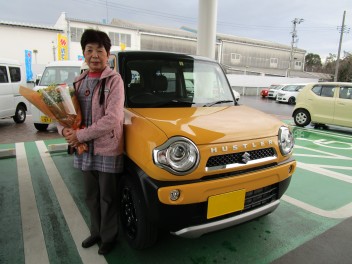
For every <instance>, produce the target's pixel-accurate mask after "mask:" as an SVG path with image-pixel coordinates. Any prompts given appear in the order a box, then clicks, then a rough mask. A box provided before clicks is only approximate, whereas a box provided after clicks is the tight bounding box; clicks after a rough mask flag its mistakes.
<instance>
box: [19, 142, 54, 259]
mask: <svg viewBox="0 0 352 264" xmlns="http://www.w3.org/2000/svg"><path fill="white" fill-rule="evenodd" d="M15 146H16V153H17V156H16V161H17V173H18V186H19V194H20V204H21V220H22V232H23V247H24V259H25V263H26V264H38V263H49V259H48V252H47V250H46V246H45V242H44V234H43V229H42V225H41V222H40V218H39V213H38V208H37V203H36V201H35V194H34V190H33V184H32V178H31V173H30V171H29V166H28V161H27V155H26V150H25V147H24V143H23V142H22V143H16V145H15Z"/></svg>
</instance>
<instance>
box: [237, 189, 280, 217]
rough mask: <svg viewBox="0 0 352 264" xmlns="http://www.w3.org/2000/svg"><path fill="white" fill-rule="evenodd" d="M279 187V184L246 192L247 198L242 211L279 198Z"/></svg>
mask: <svg viewBox="0 0 352 264" xmlns="http://www.w3.org/2000/svg"><path fill="white" fill-rule="evenodd" d="M278 192H279V188H278V185H277V184H273V185H270V186H266V187H263V188H260V189H256V190H253V191H249V192H247V193H246V198H245V199H246V200H245V204H244V209H243V211H242V212H245V211H249V210H252V209H255V208H257V207H261V206H263V205H266V204H269V203H271V202H272V201H275V200H277V199H278Z"/></svg>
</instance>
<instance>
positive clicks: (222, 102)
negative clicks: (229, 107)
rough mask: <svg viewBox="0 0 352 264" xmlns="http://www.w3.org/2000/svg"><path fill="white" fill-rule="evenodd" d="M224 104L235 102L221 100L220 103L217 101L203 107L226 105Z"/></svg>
mask: <svg viewBox="0 0 352 264" xmlns="http://www.w3.org/2000/svg"><path fill="white" fill-rule="evenodd" d="M224 103H233V101H232V100H220V101H216V102H211V103H207V104H205V105H203V107H209V106H213V105H216V104H224Z"/></svg>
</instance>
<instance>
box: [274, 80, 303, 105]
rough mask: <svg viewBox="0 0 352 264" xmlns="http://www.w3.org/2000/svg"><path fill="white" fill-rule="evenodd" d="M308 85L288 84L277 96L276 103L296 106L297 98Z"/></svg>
mask: <svg viewBox="0 0 352 264" xmlns="http://www.w3.org/2000/svg"><path fill="white" fill-rule="evenodd" d="M304 86H306V84H301V83H300V84H287V85H285V86H284V87H283V88H282V89H281V90H280V91H279V92H278V94H277V97H276V101H277V102H279V103H288V104H291V105H292V104H295V103H296V96H297V94H298V93H299V91H300V90H301V89H302V88H303V87H304Z"/></svg>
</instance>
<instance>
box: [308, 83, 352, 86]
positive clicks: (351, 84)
mask: <svg viewBox="0 0 352 264" xmlns="http://www.w3.org/2000/svg"><path fill="white" fill-rule="evenodd" d="M309 84H312V85H316V84H321V85H347V86H352V83H350V82H315V83H309Z"/></svg>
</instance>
